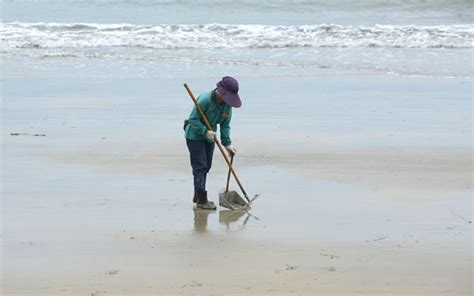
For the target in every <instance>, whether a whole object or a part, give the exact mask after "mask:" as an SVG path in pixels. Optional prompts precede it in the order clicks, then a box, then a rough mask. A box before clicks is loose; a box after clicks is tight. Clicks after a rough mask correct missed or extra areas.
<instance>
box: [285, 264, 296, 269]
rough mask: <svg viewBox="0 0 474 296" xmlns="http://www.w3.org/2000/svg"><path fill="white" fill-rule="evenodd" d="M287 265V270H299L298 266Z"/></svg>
mask: <svg viewBox="0 0 474 296" xmlns="http://www.w3.org/2000/svg"><path fill="white" fill-rule="evenodd" d="M285 265H286V270H296V269H297V268H298V266H296V265H289V264H285Z"/></svg>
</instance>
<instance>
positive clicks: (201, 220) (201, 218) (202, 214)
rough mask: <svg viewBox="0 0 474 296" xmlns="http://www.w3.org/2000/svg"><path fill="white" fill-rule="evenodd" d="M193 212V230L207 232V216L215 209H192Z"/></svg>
mask: <svg viewBox="0 0 474 296" xmlns="http://www.w3.org/2000/svg"><path fill="white" fill-rule="evenodd" d="M193 212H194V231H196V232H207V218H208V217H209V214H214V213H215V211H209V210H201V209H196V208H194V209H193Z"/></svg>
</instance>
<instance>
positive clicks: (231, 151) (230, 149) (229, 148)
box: [225, 145, 237, 156]
mask: <svg viewBox="0 0 474 296" xmlns="http://www.w3.org/2000/svg"><path fill="white" fill-rule="evenodd" d="M225 149H227V152H229V154H230V155H231V156H232V155H235V154H236V153H237V149H235V146H234V145H227V146H225Z"/></svg>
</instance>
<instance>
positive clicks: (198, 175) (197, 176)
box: [186, 140, 207, 192]
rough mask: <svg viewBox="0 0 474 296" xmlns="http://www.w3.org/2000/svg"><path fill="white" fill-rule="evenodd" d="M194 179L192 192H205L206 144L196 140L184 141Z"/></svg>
mask: <svg viewBox="0 0 474 296" xmlns="http://www.w3.org/2000/svg"><path fill="white" fill-rule="evenodd" d="M186 145H187V146H188V150H189V157H190V160H191V167H192V169H193V177H194V192H197V191H199V190H201V191H202V190H206V183H205V182H206V181H205V176H206V174H207V156H206V146H205V145H206V143H205V142H204V141H198V140H186Z"/></svg>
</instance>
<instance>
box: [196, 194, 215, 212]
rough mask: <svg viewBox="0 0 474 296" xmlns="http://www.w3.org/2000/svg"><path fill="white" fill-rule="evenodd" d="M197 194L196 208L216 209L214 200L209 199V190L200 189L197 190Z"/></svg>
mask: <svg viewBox="0 0 474 296" xmlns="http://www.w3.org/2000/svg"><path fill="white" fill-rule="evenodd" d="M196 194H197V204H196V208H198V209H202V210H215V209H216V208H217V207H216V205H215V204H214V203H213V202H210V201H208V200H207V191H205V190H200V191H197V192H196Z"/></svg>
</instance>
